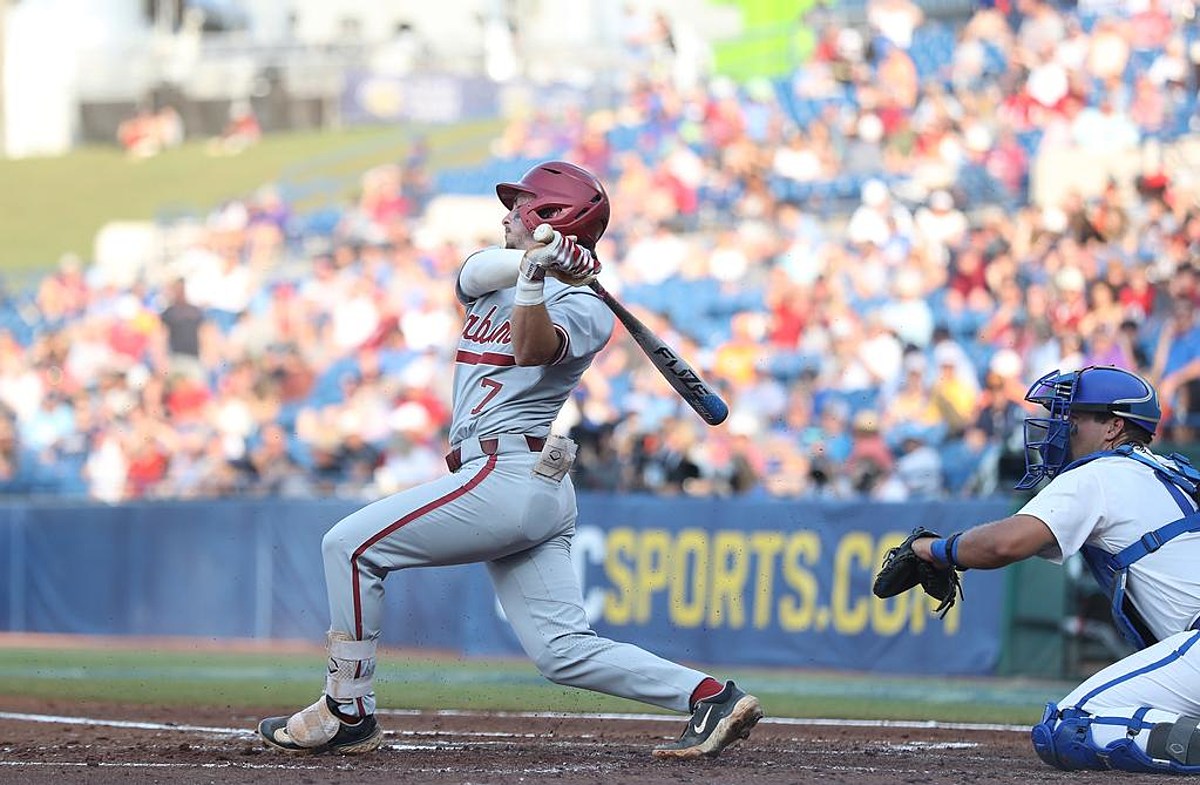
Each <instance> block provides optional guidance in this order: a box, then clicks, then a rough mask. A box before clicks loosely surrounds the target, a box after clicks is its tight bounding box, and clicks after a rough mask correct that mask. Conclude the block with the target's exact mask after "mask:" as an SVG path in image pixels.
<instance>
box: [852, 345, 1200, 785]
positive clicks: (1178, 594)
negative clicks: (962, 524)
mask: <svg viewBox="0 0 1200 785" xmlns="http://www.w3.org/2000/svg"><path fill="white" fill-rule="evenodd" d="M1025 398H1026V400H1028V401H1030V402H1031V403H1035V404H1039V405H1041V406H1043V407H1045V408H1046V410H1047V412H1048V416H1046V417H1040V418H1029V419H1028V420H1026V422H1025V454H1026V474H1025V477H1024V478H1022V480H1021V481H1020V482H1019V483H1017V488H1018V489H1027V488H1033V487H1035V486H1036V485H1038V483H1040V482H1041V481H1042V480H1043V479H1048V480H1050V482H1049V483H1048V484H1047V485H1045V487H1043V488H1042V489H1041V491H1040V492H1039V493H1038V494H1037V495H1036V496H1035V497H1034V498H1033V499H1032V500H1030V501H1029V502H1028V503H1027V504H1026V505H1025V506H1024V507H1023V508H1022V509H1021V510H1020V511H1019V512H1017V513H1016V514H1015V515H1012V516H1010V517H1008V518H1004V519H1002V520H999V521H994V522H992V523H987V524H984V525H982V526H977V527H975V528H973V529H968V530H967V531H965V532H961V533H958V534H952V535H950V536H949V537H946V538H942V537H941V536H939V535H937V534H934V533H933V532H928V531H925V530H924V529H918V530H917V531H915V532H913V534H912V535H911V536H910V537H909V538H908V539H907V540H905V541H904V542H903V543H902V544H901V545H900V546H898V547H897V548H895V549H893V550H892V551H891V552H890V553H889V554H888V556H887V558H885V560H884V565H883V567H882V569H881V570H880V572H879V574H878V575H877V576H876V580H875V586H874V591H875V594H876V595H878V596H880V597H890V596H894V595H896V594H898V593H900V592H903V591H907V590H908V589H911V588H913V587H914V586H917V585H920V586H921V587H922V588H923V589H924V590H925V591H926V592H928V593H929V594H931V595H932V596H934V597H936V598H938V599H939V600H940V601H941V603H942V605H941V607H940V608H939V610H941V611H942V612H943V614H944V612H945V611H946V610H947V609H948V608H949V607H950V606H952V605H953V604H954V602H955V599H956V594H957V595H958V596H961V587H960V585H959V581H958V572H961V571H963V570H966V569H995V568H998V567H1003V566H1004V565H1006V564H1012V563H1013V562H1017V561H1021V560H1023V559H1027V558H1029V557H1031V556H1041V557H1043V558H1046V559H1049V560H1051V561H1053V562H1056V563H1060V564H1061V563H1062V561H1063V560H1064V559H1066V558H1067V557H1069V556H1071V555H1072V554H1074V553H1080V554H1082V556H1083V558H1084V560H1085V562H1086V563H1087V565H1088V566H1089V568H1090V569H1091V571H1092V574H1093V575H1094V576H1095V578H1096V580H1097V582H1098V583H1099V584H1100V586H1101V587H1102V588H1104V590H1105V591H1106V592H1107V593H1108V595H1109V597H1110V598H1111V601H1112V602H1111V606H1112V615H1113V620H1114V622H1115V623H1116V625H1117V628H1118V629H1119V630H1120V631H1121V633H1122V634H1123V635H1124V636H1125V637H1126V638H1127V639H1128V640H1129V642H1130V643H1131V644H1133V646H1134V647H1135V648H1136V649H1137V651H1135V652H1134V653H1133V654H1131V655H1129V656H1128V657H1126V658H1125V659H1123V660H1120V661H1118V662H1116V663H1114V664H1112V665H1110V666H1108V667H1107V668H1104V669H1103V670H1101V671H1100V672H1098V673H1096V674H1095V675H1094V676H1092V677H1091V678H1089V679H1088V680H1087V681H1085V682H1083V684H1081V685H1079V686H1078V687H1077V688H1075V690H1073V691H1072V692H1071V693H1070V694H1069V695H1067V696H1066V697H1064V698H1063V699H1062V700H1060V701H1058V703H1051V704H1048V705H1047V706H1046V711H1045V714H1044V715H1043V717H1042V721H1041V722H1039V723H1038V724H1037V725H1035V726H1034V728H1033V731H1032V741H1033V746H1034V749H1035V750H1036V751H1037V754H1038V756H1039V757H1040V758H1041V759H1042V760H1043V761H1045V762H1046V763H1048V764H1050V765H1051V766H1055V767H1057V768H1060V769H1068V770H1069V769H1119V770H1123V771H1136V772H1162V773H1172V774H1200V646H1197V645H1195V644H1196V642H1197V640H1200V570H1197V569H1196V565H1197V564H1200V512H1197V507H1198V505H1197V489H1198V488H1200V472H1197V470H1196V469H1194V468H1193V467H1192V466H1191V464H1190V463H1188V462H1187V460H1186V459H1184V458H1183V457H1182V456H1179V455H1170V456H1166V457H1164V456H1160V455H1157V454H1155V453H1153V452H1151V451H1150V449H1149V444H1150V441H1151V440H1152V439H1153V438H1154V433H1155V431H1156V430H1157V427H1158V422H1159V420H1160V419H1161V418H1162V410H1161V407H1160V406H1159V403H1158V394H1157V393H1156V392H1155V390H1154V388H1153V387H1152V386H1151V385H1150V384H1149V383H1148V382H1147V381H1146V380H1145V379H1142V378H1141V377H1140V376H1138V375H1136V374H1133V373H1130V372H1129V371H1126V370H1123V369H1120V368H1113V367H1097V366H1089V367H1087V368H1083V369H1082V370H1079V371H1071V372H1067V373H1059V372H1058V371H1054V372H1052V373H1050V374H1047V375H1046V376H1044V377H1042V378H1041V379H1039V380H1038V381H1037V382H1036V383H1034V385H1033V386H1032V387H1031V388H1030V389H1029V392H1028V393H1027V394H1026V396H1025Z"/></svg>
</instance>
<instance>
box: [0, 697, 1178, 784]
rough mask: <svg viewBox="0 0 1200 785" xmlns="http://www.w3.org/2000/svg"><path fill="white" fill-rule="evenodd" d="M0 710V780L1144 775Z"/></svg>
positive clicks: (780, 735)
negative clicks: (298, 734) (337, 738)
mask: <svg viewBox="0 0 1200 785" xmlns="http://www.w3.org/2000/svg"><path fill="white" fill-rule="evenodd" d="M283 711H284V709H283V708H282V707H265V708H264V709H263V710H262V711H251V710H246V709H242V708H236V709H232V708H231V709H219V708H209V709H195V710H191V709H189V710H187V711H182V710H180V709H178V708H158V707H153V706H150V707H146V706H128V705H117V704H99V703H70V704H66V703H57V704H56V703H54V702H50V701H33V700H22V699H13V698H0V783H22V785H43V784H44V785H51V784H53V785H63V783H94V784H95V785H106V784H107V783H122V784H123V785H129V784H130V783H171V784H174V783H180V784H182V783H189V784H191V783H247V784H248V783H254V784H255V785H276V783H289V785H290V784H291V783H305V784H307V783H327V782H328V783H343V782H344V783H361V784H362V785H371V784H372V783H377V782H378V783H384V782H386V783H431V784H433V785H441V784H442V783H471V784H472V785H485V784H488V785H490V784H491V783H495V785H501V784H503V785H509V783H557V784H558V785H576V784H577V783H594V784H595V785H601V784H602V785H666V784H667V783H670V785H682V784H683V783H711V784H712V785H724V784H725V783H734V784H737V785H741V784H742V783H751V784H756V783H809V782H812V783H817V782H820V783H856V784H857V783H866V784H868V785H872V784H874V783H888V785H895V783H938V784H941V783H945V785H952V784H958V783H1022V784H1023V783H1043V782H1072V783H1078V782H1084V781H1092V780H1095V779H1096V778H1097V777H1104V778H1106V779H1107V778H1109V777H1116V778H1117V780H1118V781H1119V782H1120V783H1122V784H1123V785H1125V784H1127V783H1140V782H1146V783H1150V782H1157V783H1161V782H1162V781H1163V780H1162V778H1161V777H1156V776H1153V775H1128V774H1096V773H1087V772H1081V773H1067V772H1060V771H1057V770H1055V769H1052V768H1049V767H1047V766H1045V765H1044V764H1042V763H1041V761H1039V760H1038V758H1037V756H1036V755H1035V754H1034V752H1033V749H1032V747H1030V745H1029V737H1028V733H1022V732H1017V731H1015V730H1013V729H1007V728H1004V729H999V728H962V727H957V728H942V727H923V726H920V725H919V724H918V723H914V724H912V725H913V726H912V727H896V726H882V727H881V726H879V725H835V724H827V723H826V722H825V721H819V722H806V721H804V720H774V719H772V718H770V717H768V718H767V719H766V720H764V721H763V722H762V723H760V724H759V726H758V727H757V728H756V729H755V730H754V733H753V735H752V736H751V737H750V739H749V740H747V741H744V742H741V743H739V744H736V745H734V746H732V747H730V748H729V749H727V750H726V751H725V753H724V754H723V755H722V756H721V757H720V758H717V759H713V760H710V759H706V758H701V759H698V760H692V761H660V760H656V759H654V758H652V757H651V756H650V750H651V749H652V748H653V747H654V745H656V744H659V743H662V742H663V741H665V740H667V739H669V738H672V737H674V736H675V735H676V734H677V733H678V732H679V731H680V730H682V719H678V718H669V721H667V720H665V719H657V718H654V717H648V716H646V715H630V716H623V715H601V716H594V717H583V716H562V715H536V714H534V715H531V714H489V713H484V712H464V713H458V714H446V713H431V712H425V713H419V712H394V713H381V715H380V721H381V725H382V726H383V727H384V729H385V731H386V735H385V741H384V746H383V747H382V748H381V749H380V750H379V751H377V752H375V753H372V754H369V755H365V756H357V757H346V756H337V755H303V756H296V755H286V754H282V753H278V752H274V751H271V750H268V749H266V748H265V747H264V746H263V744H262V743H261V742H260V741H259V740H258V739H257V738H256V737H255V735H254V734H253V732H252V729H253V728H254V726H255V723H256V721H257V719H258V718H259V717H261V716H267V715H269V714H272V713H276V714H278V713H283Z"/></svg>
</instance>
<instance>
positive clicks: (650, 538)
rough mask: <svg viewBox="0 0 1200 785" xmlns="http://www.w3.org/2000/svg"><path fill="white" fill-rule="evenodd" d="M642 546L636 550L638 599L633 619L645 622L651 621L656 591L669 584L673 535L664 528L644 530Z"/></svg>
mask: <svg viewBox="0 0 1200 785" xmlns="http://www.w3.org/2000/svg"><path fill="white" fill-rule="evenodd" d="M640 545H641V547H639V548H638V549H637V551H636V553H637V559H636V564H637V567H636V574H637V600H636V603H635V605H634V612H633V620H634V621H635V622H638V623H642V624H644V623H645V622H648V621H650V609H651V605H652V602H653V600H654V593H655V592H656V591H660V590H661V589H664V588H666V586H667V577H668V576H667V556H668V555H669V554H670V552H671V537H670V535H669V534H667V532H666V531H665V530H663V529H646V530H645V531H643V532H642V536H641V543H640Z"/></svg>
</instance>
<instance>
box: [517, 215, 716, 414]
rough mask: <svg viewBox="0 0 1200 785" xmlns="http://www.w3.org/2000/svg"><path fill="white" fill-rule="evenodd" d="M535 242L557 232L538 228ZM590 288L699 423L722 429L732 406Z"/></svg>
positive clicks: (595, 284) (594, 284) (602, 292)
mask: <svg viewBox="0 0 1200 785" xmlns="http://www.w3.org/2000/svg"><path fill="white" fill-rule="evenodd" d="M533 240H534V242H538V243H549V242H551V241H553V240H554V229H553V227H551V226H550V224H539V225H538V226H537V228H536V229H534V230H533ZM588 288H590V289H591V290H592V291H593V292H595V293H596V295H597V296H598V297H599V298H600V300H601V301H602V302H603V303H604V304H605V305H607V306H608V309H609V310H610V311H612V312H613V315H614V316H616V317H617V319H619V320H620V321H621V324H623V325H625V329H626V330H628V331H629V335H630V336H631V337H632V338H633V340H634V341H635V342H636V343H637V345H638V348H640V349H641V350H642V351H643V352H645V353H646V356H647V357H649V358H650V362H652V363H654V367H655V368H656V369H658V372H659V373H661V374H662V375H663V378H664V379H666V380H667V382H669V383H670V385H671V386H672V387H674V388H675V392H677V393H679V396H680V397H681V398H683V400H684V402H686V403H687V405H688V406H690V407H692V410H693V411H695V412H696V414H698V415H700V419H702V420H704V421H705V422H706V423H708V424H709V425H720V424H721V423H723V422H725V418H726V417H728V416H729V406H728V405H727V404H726V403H725V401H723V400H722V399H721V396H720V395H717V393H716V392H715V391H713V388H712V387H710V386H709V385H708V383H707V382H705V381H704V379H702V378H700V374H698V373H696V371H695V370H694V369H693V368H692V366H691V365H689V364H688V362H687V361H686V360H684V359H683V358H682V357H680V356H679V355H678V354H676V353H675V352H674V351H673V350H672V349H671V347H670V346H667V344H666V342H665V341H663V340H662V339H661V338H659V337H658V336H657V335H655V334H654V332H653V331H652V330H651V329H650V328H649V327H647V326H646V325H645V324H643V323H642V321H641V320H640V319H638V318H637V317H636V316H634V315H633V314H632V313H630V312H629V309H628V308H626V307H625V306H624V305H621V303H620V302H619V301H618V300H617V298H615V297H613V296H612V295H611V294H609V292H608V290H607V289H605V288H604V287H603V286H601V285H600V282H599V281H590V282H589V283H588Z"/></svg>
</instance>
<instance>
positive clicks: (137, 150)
mask: <svg viewBox="0 0 1200 785" xmlns="http://www.w3.org/2000/svg"><path fill="white" fill-rule="evenodd" d="M183 134H184V131H183V119H182V118H181V117H180V116H179V112H178V111H176V110H175V108H174V107H172V106H164V107H163V108H162V109H159V110H158V111H154V110H152V109H149V108H144V109H139V110H138V112H137V114H135V115H134V116H133V117H130V118H128V119H126V120H123V121H121V123H120V125H118V126H117V141H118V142H119V143H120V145H121V147H122V148H123V149H124V150H125V152H126V154H127V155H128V156H129V157H130V158H134V159H140V158H150V157H152V156H155V155H158V154H159V153H161V152H163V151H165V150H169V149H171V148H173V147H178V146H179V145H180V144H182V143H183Z"/></svg>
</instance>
